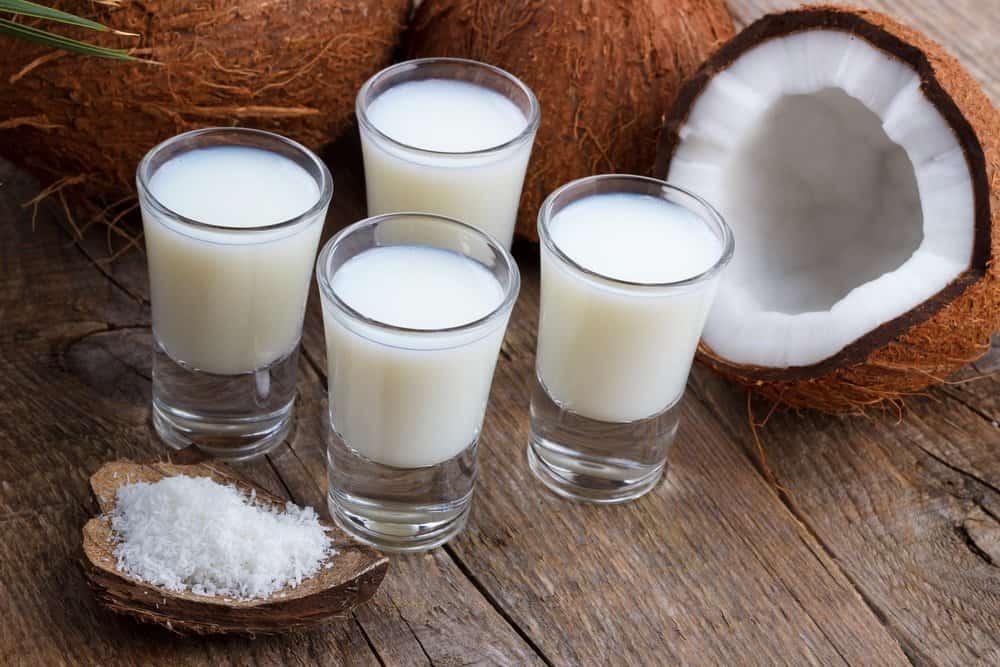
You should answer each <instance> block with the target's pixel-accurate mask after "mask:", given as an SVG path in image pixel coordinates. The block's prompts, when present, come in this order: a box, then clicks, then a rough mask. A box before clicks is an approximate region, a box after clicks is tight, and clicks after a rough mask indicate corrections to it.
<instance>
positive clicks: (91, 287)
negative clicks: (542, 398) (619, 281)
mask: <svg viewBox="0 0 1000 667" xmlns="http://www.w3.org/2000/svg"><path fill="white" fill-rule="evenodd" d="M789 4H792V3H790V2H777V1H776V2H770V1H768V2H764V1H763V0H734V1H732V2H731V5H732V7H733V10H734V12H735V13H736V14H737V15H738V16H739V17H740V18H741V20H743V21H746V20H750V19H752V18H755V17H756V16H757V15H759V14H760V13H762V12H763V11H765V10H769V9H773V8H775V7H777V6H782V5H784V6H787V5H789ZM859 4H862V5H865V6H870V7H873V8H877V9H882V10H886V11H889V12H890V13H892V14H894V15H896V16H898V17H900V18H902V19H904V20H905V22H907V23H911V24H913V25H915V26H916V27H919V28H921V29H923V30H926V31H927V32H928V33H929V34H931V35H932V36H934V37H935V38H937V39H938V40H939V41H941V42H942V43H943V44H945V45H946V46H947V47H948V48H949V49H951V50H952V51H953V52H954V53H955V54H956V55H958V56H959V58H961V59H962V61H963V62H964V64H965V65H966V66H967V67H969V69H970V71H972V72H973V74H974V75H976V76H977V77H979V79H980V81H982V82H983V83H984V87H985V88H986V90H987V91H988V92H989V93H990V94H991V95H992V96H993V99H994V100H996V99H998V97H1000V57H998V55H1000V54H998V53H997V49H998V40H997V38H996V34H997V31H998V30H1000V3H996V2H979V1H978V0H960V1H957V2H948V3H946V2H944V0H936V1H930V0H925V1H923V2H920V1H919V0H900V1H898V2H895V1H891V0H880V1H877V2H876V1H871V2H860V3H859ZM325 157H326V158H327V160H328V161H329V162H330V163H331V164H333V165H335V169H334V171H335V181H336V183H337V193H336V195H335V198H334V206H333V210H332V212H331V216H330V217H331V219H330V221H329V223H328V226H327V230H326V236H329V234H330V233H332V231H333V230H334V229H336V228H337V227H339V226H342V225H344V224H347V223H349V222H353V221H354V220H355V219H357V218H359V217H361V216H362V214H363V198H362V181H361V177H360V172H359V169H358V164H359V163H358V152H357V146H356V141H353V140H346V141H342V142H339V143H338V144H335V145H334V146H332V147H330V149H329V150H328V151H327V154H326V155H325ZM0 184H2V187H0V536H2V537H3V538H4V539H0V619H3V621H2V622H0V664H14V665H20V664H24V665H50V664H51V665H59V664H74V665H76V664H83V665H90V664H94V665H119V664H120V665H133V664H149V665H189V664H190V665H195V664H213V665H215V664H232V665H236V664H240V665H243V664H260V665H282V664H302V665H311V664H330V665H340V664H343V665H354V664H358V665H377V664H386V665H414V664H439V665H460V664H501V665H522V664H546V663H547V664H557V665H577V664H580V665H605V664H655V665H662V664H727V665H731V664H740V665H743V664H761V665H764V664H767V665H771V664H796V665H798V664H824V665H825V664H843V663H849V664H858V665H874V664H908V663H916V664H954V665H971V664H983V665H986V664H997V663H1000V647H998V642H1000V640H998V638H1000V625H998V623H1000V621H998V619H1000V570H998V566H1000V519H998V517H1000V458H998V457H997V451H998V449H997V448H998V446H1000V425H998V423H997V420H998V416H1000V404H998V403H997V401H998V398H997V397H998V396H1000V380H998V378H997V376H996V373H997V371H998V370H1000V351H998V350H997V349H994V351H993V353H992V354H991V355H990V356H988V357H987V358H985V359H983V360H981V361H980V362H978V363H977V364H975V365H974V366H973V367H970V368H969V369H967V370H966V371H965V373H964V374H963V375H961V376H960V377H959V378H958V381H959V382H958V383H956V384H951V385H947V386H944V387H942V388H938V389H935V390H933V391H932V392H930V394H929V395H928V396H927V397H924V398H920V399H916V400H914V401H912V402H911V404H910V407H909V410H908V411H907V413H906V414H905V415H903V416H902V418H901V419H899V418H897V416H895V415H886V416H885V417H884V418H881V419H876V420H870V421H869V420H863V419H848V418H843V419H838V418H831V417H821V416H816V415H812V414H808V413H782V414H777V415H775V416H773V417H772V418H771V419H770V421H769V422H768V423H767V425H766V426H765V427H762V428H761V429H759V433H760V436H761V439H762V447H763V453H764V455H765V457H766V461H767V464H768V466H769V468H770V470H771V471H773V474H774V476H775V479H776V481H777V483H778V484H779V485H780V486H781V488H782V489H783V491H778V490H776V489H775V488H774V487H772V486H771V485H770V483H769V482H768V481H767V479H766V475H765V471H764V468H763V464H762V463H761V460H760V458H759V455H758V452H757V447H756V444H755V442H754V439H753V434H752V432H751V430H750V427H749V425H748V423H747V419H746V403H745V396H744V395H743V394H742V393H741V392H739V391H738V390H736V389H734V388H732V387H731V386H729V385H728V384H726V383H724V382H723V381H721V380H720V379H718V378H717V377H715V376H712V375H711V374H710V373H708V372H707V371H706V370H705V369H702V368H697V369H695V371H694V374H693V378H692V383H691V391H689V395H688V396H687V398H686V399H685V404H684V408H683V414H684V417H683V419H684V424H683V426H682V432H681V434H680V437H679V439H678V444H677V447H676V448H675V450H674V451H673V452H672V454H671V464H672V467H671V470H670V472H669V474H668V476H667V479H666V481H665V482H664V483H663V484H661V485H660V486H659V487H658V488H657V489H656V490H655V491H654V492H653V493H652V494H650V495H649V496H647V497H646V498H644V499H642V500H640V501H638V502H635V503H632V504H629V505H626V506H620V507H607V508H604V507H590V506H584V505H577V504H572V503H569V502H566V501H563V500H560V499H557V498H555V497H554V496H552V495H551V494H549V493H548V492H546V491H544V490H543V489H542V488H541V486H540V485H539V484H537V483H535V482H534V480H533V479H532V478H531V477H530V475H529V473H528V471H527V467H526V464H525V461H524V455H523V449H524V446H525V444H526V442H527V412H526V410H527V404H528V381H529V379H530V377H531V376H530V373H531V372H532V368H533V354H534V345H535V340H534V336H535V318H536V315H537V285H538V274H537V270H538V269H537V257H536V250H535V249H534V248H533V247H532V246H518V247H517V248H516V256H517V258H518V260H519V263H520V265H521V268H522V271H523V274H524V283H523V289H522V297H521V300H520V301H519V303H518V305H517V307H516V312H515V316H514V318H513V319H512V324H511V330H510V333H509V335H508V337H507V339H506V341H505V343H504V346H503V352H502V354H501V357H502V358H501V360H500V363H499V364H498V368H497V376H496V381H495V383H494V390H493V395H492V400H491V404H490V407H489V410H488V414H487V420H486V423H485V425H484V431H483V447H482V454H481V456H482V469H481V478H480V482H479V485H478V487H477V495H476V498H475V501H474V507H473V513H472V518H471V520H470V523H469V528H468V530H467V531H466V532H465V533H464V534H463V535H462V536H460V537H459V538H458V539H457V540H456V541H455V542H453V543H452V544H451V545H450V546H447V547H445V548H443V549H436V550H433V551H432V552H430V553H428V554H424V555H420V556H410V557H404V558H393V559H392V563H391V566H390V571H389V574H388V575H387V578H386V580H385V582H384V584H383V586H382V588H381V589H380V591H379V593H378V594H377V595H376V596H375V598H374V599H373V600H372V601H371V602H370V603H369V604H367V605H365V606H363V607H361V608H359V609H358V610H356V611H355V613H354V614H353V615H352V616H351V617H349V618H346V619H343V620H342V621H338V622H335V623H332V624H330V625H327V626H324V627H323V628H322V629H321V630H318V631H314V632H309V633H303V634H300V635H295V636H291V637H273V638H261V639H257V640H247V639H198V640H178V639H176V638H174V637H172V636H170V635H169V633H166V632H161V631H158V630H156V629H151V628H148V627H145V626H141V625H138V624H136V623H133V622H131V621H128V620H126V619H120V618H118V617H116V616H114V615H111V614H108V613H105V612H103V611H101V610H100V609H99V608H98V607H97V606H96V604H95V602H94V600H93V598H92V597H91V596H90V593H89V591H88V590H87V587H86V584H85V582H84V580H83V577H82V575H81V573H80V571H79V569H78V568H77V567H76V564H75V561H76V559H77V558H79V530H80V527H81V526H82V525H83V523H84V521H85V519H86V518H87V516H89V514H90V513H91V511H92V509H93V508H92V507H91V505H90V501H89V500H88V495H89V492H88V488H87V485H88V477H89V475H90V474H91V473H92V472H93V471H94V470H96V469H97V468H98V467H99V466H100V465H101V464H102V463H103V462H105V461H108V460H111V459H114V458H121V457H130V458H135V459H145V458H148V457H151V456H153V455H154V454H156V453H157V452H160V451H162V450H161V449H160V447H161V446H160V445H159V443H158V442H156V440H155V437H153V436H151V435H150V426H149V423H148V418H149V407H148V405H149V398H150V396H149V387H150V385H149V353H148V350H149V344H150V334H149V307H148V298H147V284H146V276H145V263H144V258H143V256H142V255H141V254H139V253H133V254H131V255H127V256H126V257H125V258H123V259H120V260H119V261H117V262H115V263H114V264H111V265H105V264H102V263H100V261H98V260H99V259H100V258H101V257H103V256H104V254H105V253H104V250H103V247H102V244H103V240H102V239H100V238H88V240H87V241H86V242H85V243H83V244H79V245H74V244H72V243H71V242H70V241H69V236H68V235H67V234H64V233H63V232H61V231H60V230H59V229H58V220H59V216H58V215H56V213H55V211H54V210H52V209H51V208H47V207H43V210H42V211H41V212H40V217H39V219H38V221H37V225H36V227H35V229H34V230H32V227H31V222H30V218H31V216H30V211H29V210H25V209H22V208H21V207H20V202H22V201H26V200H27V199H29V198H30V197H31V196H33V195H34V194H35V192H37V186H36V185H35V184H34V183H33V182H32V181H30V180H28V179H27V178H26V177H24V176H23V175H21V174H20V173H19V172H17V171H15V170H13V169H12V168H11V167H10V166H9V165H8V164H6V163H3V162H0ZM303 348H304V352H305V353H304V354H303V357H302V361H301V364H300V383H299V401H298V403H297V417H296V430H295V433H294V435H293V437H292V438H290V439H289V440H288V441H287V442H286V443H285V444H284V445H283V446H282V447H281V448H279V449H277V450H276V451H275V452H273V453H272V454H271V455H269V456H268V457H267V458H265V459H263V460H261V461H259V462H257V463H254V464H251V465H243V466H240V468H239V469H240V471H241V473H242V474H244V475H246V476H247V477H248V478H250V479H252V480H253V481H254V482H255V483H257V484H259V485H261V486H263V487H265V488H267V489H268V490H269V491H271V492H272V493H275V494H276V495H279V496H282V497H291V498H293V499H294V500H295V501H296V502H299V503H305V504H311V505H313V506H316V507H317V508H318V509H320V510H321V511H325V486H326V471H325V462H324V438H325V437H326V434H325V430H324V429H325V411H326V404H325V389H324V384H323V382H324V380H323V374H324V364H325V359H324V344H323V332H322V321H321V318H320V317H319V302H318V299H317V294H316V293H315V289H314V290H313V293H312V295H311V299H310V304H309V309H308V312H307V316H306V326H305V331H304V335H303ZM977 378H978V379H977ZM755 407H756V409H757V411H758V413H759V414H758V416H763V411H764V409H765V408H766V406H755Z"/></svg>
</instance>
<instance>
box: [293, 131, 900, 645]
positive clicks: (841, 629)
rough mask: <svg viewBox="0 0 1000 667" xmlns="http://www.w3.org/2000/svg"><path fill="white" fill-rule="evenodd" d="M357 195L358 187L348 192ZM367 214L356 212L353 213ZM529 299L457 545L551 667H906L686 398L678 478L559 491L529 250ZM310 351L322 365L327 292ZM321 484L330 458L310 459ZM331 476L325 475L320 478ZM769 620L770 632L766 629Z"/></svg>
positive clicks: (524, 255) (515, 325)
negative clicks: (573, 494)
mask: <svg viewBox="0 0 1000 667" xmlns="http://www.w3.org/2000/svg"><path fill="white" fill-rule="evenodd" d="M337 154H338V158H339V160H338V163H339V164H341V165H344V166H346V167H347V168H346V169H342V170H340V171H339V172H338V177H337V179H336V180H337V183H338V184H340V183H345V184H347V187H341V189H340V194H341V195H342V197H344V198H342V199H341V201H340V203H339V206H340V207H341V208H340V209H339V210H340V211H341V213H340V214H339V215H340V217H341V218H344V219H343V220H342V222H343V223H345V224H346V223H347V222H352V221H353V220H354V218H355V217H360V216H361V212H360V211H361V208H360V206H361V200H360V196H358V198H357V201H356V202H355V203H354V204H353V205H352V204H351V202H350V201H349V200H348V199H347V197H349V196H350V194H349V193H350V192H354V193H360V188H357V187H354V185H355V184H360V182H361V179H360V178H359V177H358V176H357V175H354V174H355V172H352V171H351V169H350V165H355V167H354V168H355V169H357V166H356V165H358V162H359V160H358V156H357V152H356V146H354V145H352V144H351V143H350V142H349V141H345V142H341V145H340V146H339V148H338V151H337ZM345 191H346V192H345ZM352 208H354V209H355V214H354V216H351V215H349V213H350V211H351V209H352ZM515 255H516V257H517V259H518V263H519V265H520V267H521V272H522V289H521V296H520V298H519V300H518V303H517V305H516V306H515V312H514V315H513V316H512V318H511V327H510V330H509V332H508V335H507V337H506V340H505V341H504V346H503V354H502V358H501V359H500V361H499V363H498V367H497V375H496V379H495V380H494V387H493V392H492V395H491V397H490V405H489V409H488V410H487V419H486V423H485V424H484V428H483V439H482V442H483V447H482V448H481V450H480V451H481V470H480V482H479V483H478V486H477V492H476V498H475V501H474V505H473V511H472V518H471V519H470V523H469V528H468V529H467V531H466V533H465V534H463V535H462V536H460V537H459V538H458V539H457V540H456V541H455V542H454V543H453V544H452V545H451V546H449V547H447V548H446V549H445V551H447V552H448V553H449V554H450V555H452V556H453V557H454V558H455V559H456V560H457V561H458V562H460V563H461V565H462V567H463V568H464V569H465V570H466V571H467V573H468V574H469V576H470V577H472V578H473V579H474V580H475V582H476V584H477V586H478V587H480V588H481V589H482V590H484V591H486V593H487V594H488V595H489V596H490V598H491V599H492V600H493V601H494V602H495V604H496V605H497V607H498V608H499V609H501V610H502V612H503V614H504V615H505V616H506V617H507V618H509V619H510V620H511V622H512V623H513V624H514V625H515V626H516V627H517V628H518V629H520V630H521V632H522V634H524V635H527V636H529V637H531V638H532V640H533V643H534V644H535V645H536V646H537V647H538V649H539V650H540V652H541V653H542V655H543V656H544V657H545V659H547V660H549V661H550V662H552V663H554V664H606V663H608V662H609V661H627V662H633V663H635V664H663V663H672V662H678V663H685V662H699V663H705V662H716V663H720V664H727V663H728V664H737V663H739V664H749V663H756V664H772V663H778V662H783V661H784V662H809V663H813V664H837V663H842V662H863V663H866V664H901V663H905V661H906V660H905V656H904V655H903V653H902V652H901V651H900V649H899V646H898V645H897V644H896V643H895V641H894V640H893V639H892V638H891V637H890V636H889V635H888V633H886V632H885V631H884V630H883V629H882V627H881V625H880V624H879V623H878V621H877V619H876V618H875V616H874V615H873V614H872V613H871V611H870V610H869V609H868V608H867V607H866V605H865V604H864V602H863V600H862V599H861V598H860V597H859V596H858V595H857V593H856V592H855V590H854V589H853V587H852V586H851V585H850V583H849V582H848V581H847V580H846V578H844V577H843V576H842V575H840V574H839V573H838V572H837V571H836V567H835V566H834V565H832V564H831V563H830V562H829V560H828V559H827V558H826V556H825V555H824V553H823V550H822V548H821V547H820V546H819V545H818V544H817V543H815V541H813V540H812V539H811V538H810V537H809V535H808V533H807V532H806V531H805V530H804V529H802V528H801V527H800V526H798V524H797V521H796V520H795V519H794V517H792V516H791V515H790V514H789V513H788V512H787V511H786V510H785V509H784V508H783V507H782V505H781V503H780V501H778V499H777V498H776V497H775V496H774V494H773V493H772V492H771V490H770V489H769V487H768V486H767V484H766V483H765V482H764V481H763V480H762V479H761V478H760V476H759V475H758V473H757V472H756V470H755V469H754V467H753V466H752V464H751V463H750V461H749V459H748V458H747V457H746V456H745V455H743V454H741V453H740V452H739V451H738V450H735V449H734V448H733V447H732V444H731V443H730V442H728V441H727V439H726V437H725V435H724V434H723V432H722V431H721V430H720V429H719V427H718V425H716V424H714V423H712V420H711V418H710V417H708V414H707V412H706V411H705V410H704V409H699V408H698V406H697V402H694V403H693V404H692V403H691V402H690V401H689V405H688V406H687V409H686V412H685V420H686V422H687V424H686V425H685V426H684V427H683V429H684V431H683V433H682V435H681V436H680V438H679V441H680V442H681V445H680V446H679V448H678V451H677V452H676V453H675V454H676V455H675V456H674V459H673V460H674V472H672V473H671V479H670V481H669V482H668V483H667V484H665V485H662V486H661V487H660V488H658V489H657V490H656V492H654V493H653V494H651V495H650V496H648V497H647V498H645V499H643V500H641V501H639V502H637V503H633V504H630V505H626V506H618V507H592V506H586V505H580V504H574V503H569V502H567V501H565V500H562V499H559V498H556V497H555V496H553V495H552V494H550V493H549V492H547V491H546V490H544V489H543V487H542V486H541V485H540V484H539V483H537V482H535V480H534V479H533V478H532V477H531V475H530V473H529V472H528V469H527V465H526V461H525V458H524V447H525V445H526V444H527V437H528V435H527V429H528V423H527V405H528V390H529V389H528V388H529V380H530V378H531V377H532V373H533V372H534V371H533V369H534V342H535V328H536V323H537V313H538V259H537V248H536V247H535V246H532V245H530V244H522V245H518V246H517V247H516V248H515ZM316 296H317V295H315V294H314V295H313V297H314V298H312V299H311V300H310V303H309V306H308V312H307V315H306V326H305V332H304V335H303V346H304V348H305V350H306V351H307V353H308V355H309V356H310V357H311V358H312V359H314V361H315V362H316V368H317V369H318V370H319V372H320V373H323V372H325V371H324V370H323V369H324V368H325V363H326V361H325V344H324V341H323V331H322V318H321V316H320V312H319V300H318V299H317V298H315V297H316ZM300 458H301V459H303V460H304V461H305V462H306V466H307V467H308V468H309V469H310V470H313V471H314V474H315V475H316V479H317V483H318V485H320V486H322V485H323V483H324V481H325V480H324V479H323V478H322V477H321V475H322V470H323V468H322V466H323V463H322V458H321V456H320V454H319V453H318V452H317V450H316V449H315V448H311V449H309V450H306V451H305V452H303V453H301V454H300ZM317 471H318V472H317ZM761 628H767V629H768V630H767V631H766V632H762V631H761Z"/></svg>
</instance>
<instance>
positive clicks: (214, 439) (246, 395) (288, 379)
mask: <svg viewBox="0 0 1000 667" xmlns="http://www.w3.org/2000/svg"><path fill="white" fill-rule="evenodd" d="M297 367H298V347H296V348H295V349H294V350H293V351H292V353H291V354H289V355H288V356H286V357H283V358H282V359H279V360H278V361H276V362H274V363H273V364H271V365H270V366H268V367H266V368H262V369H260V370H257V371H254V372H252V373H242V374H240V375H216V374H214V373H206V372H204V371H199V370H196V369H192V368H189V367H187V366H185V365H183V364H180V363H178V362H176V361H174V360H173V359H171V358H170V357H169V356H168V355H167V353H166V352H165V351H164V350H163V348H162V347H161V346H160V345H159V344H155V345H154V351H153V427H154V428H155V430H156V433H157V435H159V436H160V439H161V440H163V441H164V442H165V443H166V444H167V445H168V446H169V447H172V448H174V449H183V448H185V447H187V446H189V445H196V446H197V447H198V449H200V450H202V451H204V452H205V453H206V454H208V455H210V456H213V457H215V458H219V459H222V460H225V461H246V460H248V459H252V458H255V457H258V456H261V455H263V454H265V453H267V452H268V451H270V450H272V449H274V448H275V447H277V446H278V445H280V444H281V443H282V442H283V441H284V440H285V439H286V438H287V437H288V435H289V433H290V431H291V427H292V412H293V408H294V405H295V382H296V378H297Z"/></svg>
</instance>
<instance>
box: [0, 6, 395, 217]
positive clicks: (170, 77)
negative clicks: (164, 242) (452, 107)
mask: <svg viewBox="0 0 1000 667" xmlns="http://www.w3.org/2000/svg"><path fill="white" fill-rule="evenodd" d="M47 4H51V5H53V6H55V7H56V8H58V9H62V10H65V11H69V12H72V13H74V14H77V15H81V16H86V17H88V18H92V19H94V20H97V21H99V22H101V23H104V24H105V25H108V26H111V27H114V28H116V29H118V30H125V31H132V32H136V33H140V34H141V40H139V41H138V42H136V40H131V39H128V38H115V37H110V36H102V37H105V39H103V40H101V39H96V40H95V41H99V42H101V43H102V44H105V45H108V46H118V47H133V46H136V47H137V48H136V51H135V53H136V54H137V55H141V56H142V57H145V58H150V59H153V60H156V61H158V62H159V63H161V64H160V65H151V64H142V63H129V62H117V61H108V60H103V59H100V58H93V57H87V56H82V55H76V54H70V53H66V52H62V51H53V50H52V49H49V48H46V47H42V46H37V45H34V44H29V43H27V42H22V41H10V40H3V42H2V45H3V48H2V49H0V86H2V89H3V94H2V95H0V147H2V148H0V152H2V155H3V156H4V157H6V158H9V159H11V160H13V161H15V162H16V163H19V164H21V165H23V166H25V167H27V168H28V169H29V170H31V171H33V172H34V173H35V174H36V175H37V176H38V177H39V178H40V180H42V184H43V186H46V185H55V187H57V188H58V187H59V186H60V185H66V186H73V188H72V189H69V190H67V192H68V193H69V194H70V195H71V196H74V198H75V199H77V200H79V198H80V196H81V195H83V196H84V197H86V198H87V200H88V201H89V203H90V204H92V205H97V207H98V208H103V207H105V206H107V205H111V204H115V203H116V202H120V201H121V200H123V199H127V198H129V197H131V195H132V194H133V193H134V188H135V186H134V173H135V167H136V164H137V163H138V162H139V159H140V158H141V157H142V156H143V154H144V153H145V152H146V151H147V150H149V149H150V148H152V147H153V146H154V145H155V144H157V143H158V142H160V141H163V140H164V139H167V138H168V137H170V136H172V135H174V134H177V133H179V132H183V131H185V130H190V129H193V128H198V127H207V126H213V125H221V126H231V125H241V126H249V127H256V128H260V129H266V130H272V131H275V132H279V133H281V134H285V135H287V136H289V137H291V138H293V139H296V140H298V141H300V142H302V143H304V144H305V145H307V146H310V147H312V148H317V147H319V146H320V145H321V144H322V143H324V142H326V141H329V140H330V139H332V138H334V137H335V136H336V135H337V134H338V133H340V132H341V131H343V130H344V129H345V128H346V127H347V125H348V123H349V121H350V118H351V113H352V111H353V104H354V96H355V94H356V92H357V90H358V88H359V87H360V86H361V84H362V83H364V81H365V79H367V78H368V77H369V76H371V75H372V74H373V73H374V72H376V71H378V70H379V69H380V68H382V67H384V66H385V65H387V64H388V63H389V61H390V58H391V55H392V53H393V50H394V48H395V46H396V44H397V41H398V38H399V36H400V34H401V32H402V29H403V26H404V22H405V19H406V16H407V14H408V12H409V5H410V2H409V0H377V1H373V0H361V1H360V2H355V1H353V0H267V1H262V0H214V1H213V2H197V3H190V2H176V1H174V2H171V1H167V0H164V1H157V0H149V1H146V2H139V1H138V0H115V2H91V1H88V0H56V1H55V2H50V3H47ZM45 27H46V28H51V27H52V24H46V26H45ZM62 32H65V33H66V34H73V32H72V29H66V30H63V31H62ZM77 36H79V35H77ZM90 38H91V37H90V35H89V34H88V35H87V39H90ZM91 208H93V206H92V207H91Z"/></svg>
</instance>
